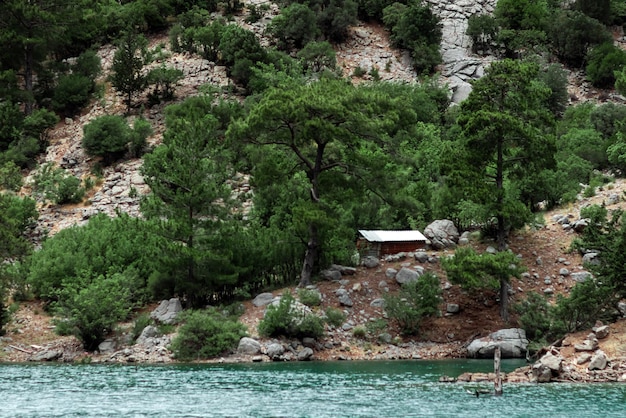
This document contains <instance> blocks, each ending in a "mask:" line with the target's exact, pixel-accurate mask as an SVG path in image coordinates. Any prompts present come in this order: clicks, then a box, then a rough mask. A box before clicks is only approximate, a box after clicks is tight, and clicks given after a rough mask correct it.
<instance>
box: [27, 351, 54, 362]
mask: <svg viewBox="0 0 626 418" xmlns="http://www.w3.org/2000/svg"><path fill="white" fill-rule="evenodd" d="M62 355H63V353H62V352H61V351H57V350H43V351H40V352H38V353H35V354H33V355H32V356H30V358H29V359H28V360H29V361H54V360H58V359H59V358H61V356H62Z"/></svg>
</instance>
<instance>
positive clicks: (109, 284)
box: [56, 273, 132, 351]
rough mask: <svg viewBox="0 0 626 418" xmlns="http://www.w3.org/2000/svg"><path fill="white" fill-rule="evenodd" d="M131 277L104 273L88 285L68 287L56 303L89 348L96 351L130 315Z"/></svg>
mask: <svg viewBox="0 0 626 418" xmlns="http://www.w3.org/2000/svg"><path fill="white" fill-rule="evenodd" d="M128 281H129V278H128V277H126V276H125V275H123V274H119V273H116V274H113V275H111V276H109V277H106V276H100V277H98V278H96V279H95V280H94V281H93V282H91V283H90V284H89V285H87V286H85V287H81V286H76V287H66V288H64V289H63V290H62V292H61V298H60V300H59V302H58V303H57V304H56V306H57V310H58V312H59V313H60V314H62V315H63V316H64V317H65V318H66V320H65V321H62V322H64V324H63V325H62V326H61V329H63V328H65V329H69V330H71V333H72V334H73V335H75V336H76V337H77V338H79V339H80V340H81V341H82V343H83V346H84V347H85V349H86V350H90V351H91V350H95V349H97V348H98V345H99V344H100V343H101V342H102V341H104V339H105V337H106V335H107V334H108V333H109V332H111V331H112V330H113V327H114V325H115V324H116V323H117V322H119V321H121V320H123V319H126V318H127V317H128V314H129V313H130V311H131V308H132V304H131V302H130V300H131V298H130V295H131V291H130V287H129V284H128Z"/></svg>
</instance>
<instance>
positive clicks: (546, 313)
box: [513, 292, 555, 342]
mask: <svg viewBox="0 0 626 418" xmlns="http://www.w3.org/2000/svg"><path fill="white" fill-rule="evenodd" d="M513 309H514V311H515V312H516V313H517V314H518V315H519V318H518V321H519V324H520V326H521V327H522V328H523V329H524V330H525V331H526V337H527V338H528V339H529V340H531V341H543V342H546V341H547V340H548V339H551V338H554V337H555V336H554V335H552V334H551V333H550V328H551V326H552V325H551V317H550V313H551V311H550V304H549V303H548V301H547V300H546V298H545V296H542V295H540V294H539V293H537V292H529V293H528V295H527V296H526V299H524V300H522V301H520V302H519V303H517V304H516V305H515V306H514V307H513Z"/></svg>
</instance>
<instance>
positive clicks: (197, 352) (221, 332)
mask: <svg viewBox="0 0 626 418" xmlns="http://www.w3.org/2000/svg"><path fill="white" fill-rule="evenodd" d="M182 320H183V321H184V324H183V325H182V326H181V327H180V329H179V330H178V335H177V336H176V338H174V340H173V341H172V345H171V347H170V348H171V350H172V351H173V352H174V355H175V356H176V358H177V359H179V360H183V361H186V360H194V359H207V358H211V357H216V356H219V355H220V354H223V353H225V352H227V351H229V350H232V349H234V348H235V347H236V345H237V343H238V342H239V340H240V339H241V338H242V337H245V336H246V335H247V332H246V327H245V326H244V325H243V324H242V323H240V322H236V321H232V320H228V319H226V318H225V317H224V316H222V315H220V314H218V313H215V312H210V311H209V312H207V311H190V312H188V313H185V315H184V316H183V317H182Z"/></svg>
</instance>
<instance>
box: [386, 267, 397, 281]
mask: <svg viewBox="0 0 626 418" xmlns="http://www.w3.org/2000/svg"><path fill="white" fill-rule="evenodd" d="M396 274H398V270H396V269H394V268H392V267H389V268H388V269H387V270H385V276H386V277H387V278H388V279H393V278H394V277H396Z"/></svg>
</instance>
